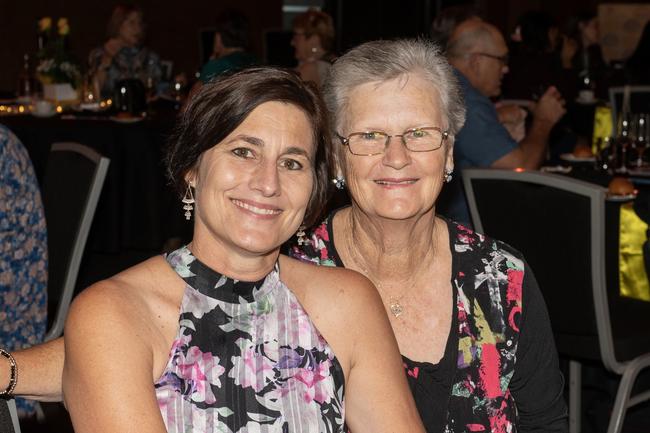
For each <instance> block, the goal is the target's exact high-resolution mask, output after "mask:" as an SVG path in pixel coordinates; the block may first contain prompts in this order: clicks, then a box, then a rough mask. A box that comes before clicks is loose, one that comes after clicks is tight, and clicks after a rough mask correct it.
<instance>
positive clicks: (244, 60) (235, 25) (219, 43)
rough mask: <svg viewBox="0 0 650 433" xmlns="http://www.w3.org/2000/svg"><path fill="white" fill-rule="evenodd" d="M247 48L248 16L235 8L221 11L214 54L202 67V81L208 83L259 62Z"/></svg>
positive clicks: (215, 36)
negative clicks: (226, 73)
mask: <svg viewBox="0 0 650 433" xmlns="http://www.w3.org/2000/svg"><path fill="white" fill-rule="evenodd" d="M247 48H248V20H247V18H246V17H245V16H244V15H243V14H242V13H240V12H237V11H235V10H228V11H225V12H223V13H221V14H220V15H219V17H218V18H217V22H216V25H215V33H214V48H213V51H212V56H211V58H210V60H209V61H208V62H207V63H206V64H205V65H203V68H201V76H200V79H201V82H202V83H207V82H208V81H210V80H211V79H213V78H215V77H218V76H219V75H221V74H223V73H225V72H228V71H230V72H235V71H237V70H240V69H243V68H246V67H248V66H253V65H255V64H257V63H258V61H257V59H256V58H255V56H253V55H252V54H250V53H249V52H248V51H246V49H247Z"/></svg>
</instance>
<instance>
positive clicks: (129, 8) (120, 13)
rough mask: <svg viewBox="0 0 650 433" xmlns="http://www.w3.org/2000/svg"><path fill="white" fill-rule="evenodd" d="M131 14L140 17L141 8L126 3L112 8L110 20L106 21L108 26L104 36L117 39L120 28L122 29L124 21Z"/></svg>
mask: <svg viewBox="0 0 650 433" xmlns="http://www.w3.org/2000/svg"><path fill="white" fill-rule="evenodd" d="M133 12H136V13H138V14H140V16H142V8H140V7H139V6H136V5H132V4H128V3H120V4H118V5H117V6H115V8H113V13H111V18H110V19H109V20H108V26H106V36H108V37H109V38H115V37H117V36H118V35H119V34H120V27H122V24H123V23H124V21H126V19H127V18H128V17H129V15H131V13H133ZM143 29H144V24H143Z"/></svg>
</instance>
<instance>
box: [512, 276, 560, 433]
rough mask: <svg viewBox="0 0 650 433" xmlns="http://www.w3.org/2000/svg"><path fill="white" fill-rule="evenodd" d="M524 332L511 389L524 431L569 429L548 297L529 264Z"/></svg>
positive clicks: (521, 429) (523, 296)
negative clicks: (549, 315)
mask: <svg viewBox="0 0 650 433" xmlns="http://www.w3.org/2000/svg"><path fill="white" fill-rule="evenodd" d="M522 289H523V292H522V307H523V308H522V320H521V335H520V337H519V343H518V346H517V363H516V365H515V372H514V374H513V376H512V381H511V382H510V391H511V392H512V395H513V396H514V398H515V402H516V404H517V411H518V412H519V424H520V426H519V430H520V431H521V432H528V433H532V432H540V433H541V432H567V431H568V428H569V426H568V412H567V407H566V403H565V401H564V396H563V391H564V378H563V377H562V373H561V372H560V369H559V366H558V357H557V349H556V348H555V342H554V340H553V333H552V331H551V322H550V320H549V317H548V312H547V311H546V304H545V303H544V298H543V297H542V294H541V293H540V290H539V287H538V286H537V281H536V280H535V277H534V275H533V273H532V271H531V269H530V267H528V265H526V267H525V270H524V281H523V286H522Z"/></svg>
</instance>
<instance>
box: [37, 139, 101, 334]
mask: <svg viewBox="0 0 650 433" xmlns="http://www.w3.org/2000/svg"><path fill="white" fill-rule="evenodd" d="M108 163H109V160H108V158H104V157H102V156H101V155H99V154H98V153H97V152H95V151H94V150H92V149H90V148H88V147H86V146H83V145H81V144H77V143H55V144H53V145H52V150H51V152H50V156H49V158H48V162H47V167H46V170H45V177H44V180H43V205H44V208H45V219H46V222H47V232H48V233H47V235H48V334H47V335H46V340H50V339H52V338H56V337H58V336H60V335H61V333H62V332H63V323H64V321H65V316H66V315H67V309H68V306H69V304H70V300H71V298H72V293H73V292H74V286H75V283H76V279H77V274H78V271H79V266H80V264H81V257H82V255H83V251H84V247H85V244H86V239H87V237H88V232H89V231H90V225H91V223H92V219H93V216H94V214H95V208H96V207H97V201H98V200H99V194H100V192H101V188H102V185H103V183H104V179H105V177H106V171H107V170H108Z"/></svg>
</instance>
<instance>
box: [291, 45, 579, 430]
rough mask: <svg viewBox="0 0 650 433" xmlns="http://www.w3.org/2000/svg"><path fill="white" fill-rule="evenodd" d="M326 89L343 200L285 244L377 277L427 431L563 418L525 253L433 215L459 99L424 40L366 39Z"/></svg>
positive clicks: (460, 112)
mask: <svg viewBox="0 0 650 433" xmlns="http://www.w3.org/2000/svg"><path fill="white" fill-rule="evenodd" d="M324 97H325V100H326V103H327V105H328V108H329V110H330V112H331V117H332V120H333V125H334V128H335V134H336V138H335V143H334V144H335V145H338V146H337V148H336V149H335V156H336V164H335V167H332V169H333V174H334V182H335V184H336V185H337V186H338V187H339V188H343V187H344V185H345V187H346V188H347V190H348V192H349V194H350V197H351V199H352V205H351V206H350V207H347V208H343V209H339V210H336V211H334V212H333V213H332V214H330V215H329V216H328V217H327V218H326V219H325V221H324V222H323V223H322V224H321V225H319V226H317V227H316V228H315V229H314V230H313V231H312V232H311V233H309V235H308V240H309V242H308V243H307V244H304V243H303V244H302V245H298V246H295V247H293V248H292V250H291V252H292V255H293V256H294V257H297V258H300V259H302V260H305V261H310V262H313V263H316V264H319V265H325V266H340V267H346V268H349V269H354V270H356V271H358V272H360V273H362V274H363V275H365V276H366V277H368V278H369V279H370V280H371V281H372V282H373V283H374V284H375V286H376V287H377V289H378V291H379V293H380V295H381V298H382V300H383V302H384V306H385V308H386V310H387V312H388V315H389V318H390V321H391V324H392V327H393V330H394V332H395V335H396V337H397V340H398V344H399V348H400V351H401V353H402V358H403V362H404V372H405V374H406V376H407V379H408V381H409V384H410V387H411V391H412V393H413V395H414V397H415V400H416V404H417V406H418V409H419V412H420V416H421V417H422V420H423V422H424V424H425V426H426V428H427V430H428V431H429V432H441V431H445V432H466V431H498V432H513V431H546V432H547V431H566V430H567V422H566V414H567V411H566V405H565V403H564V401H563V398H562V389H563V379H562V375H561V373H560V371H559V369H558V360H557V354H556V350H555V346H554V342H553V337H552V334H551V329H550V325H549V320H548V315H547V312H546V307H545V305H544V301H543V299H542V296H541V294H540V291H539V289H538V287H537V283H536V282H535V278H534V276H533V274H532V272H531V270H530V269H529V268H528V266H527V264H526V262H525V261H524V259H523V257H522V256H521V254H520V253H519V252H517V251H515V250H514V249H512V248H511V247H510V246H508V245H505V244H503V243H501V242H499V241H497V240H494V239H490V238H488V237H485V236H483V235H480V234H476V233H473V232H472V231H470V230H469V229H467V228H465V227H463V226H460V225H458V224H455V223H453V222H451V221H448V220H446V219H444V218H441V217H439V216H436V212H435V211H436V199H437V197H438V194H439V193H440V190H441V189H442V187H443V185H444V183H445V182H448V181H449V180H450V179H451V176H452V172H453V168H454V162H453V157H452V155H453V152H452V148H453V144H454V137H455V135H456V133H457V132H458V131H459V130H460V128H461V127H462V126H463V122H464V119H465V108H464V106H463V102H462V97H461V96H460V93H459V88H458V84H457V82H456V79H455V78H454V75H453V74H452V71H451V68H450V66H449V64H448V63H447V62H446V60H445V59H444V57H443V56H442V55H441V54H440V51H439V50H438V48H437V47H436V46H435V45H434V44H432V43H431V42H427V41H424V40H397V41H375V42H369V43H365V44H363V45H360V46H359V47H357V48H354V49H352V50H351V51H349V52H348V53H347V54H345V55H344V56H342V57H341V58H340V59H338V61H337V62H336V63H335V64H334V66H333V68H332V71H331V75H330V77H329V80H328V81H327V82H326V83H325V87H324Z"/></svg>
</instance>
